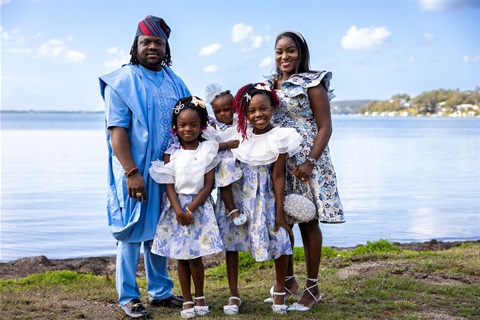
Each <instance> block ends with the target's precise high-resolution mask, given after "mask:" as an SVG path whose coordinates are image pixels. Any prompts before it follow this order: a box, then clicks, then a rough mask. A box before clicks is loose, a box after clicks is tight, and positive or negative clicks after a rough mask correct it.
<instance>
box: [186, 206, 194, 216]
mask: <svg viewBox="0 0 480 320" xmlns="http://www.w3.org/2000/svg"><path fill="white" fill-rule="evenodd" d="M184 211H185V212H186V213H188V214H189V215H192V214H193V212H192V211H190V209H188V206H186V207H185V210H184Z"/></svg>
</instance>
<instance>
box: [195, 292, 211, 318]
mask: <svg viewBox="0 0 480 320" xmlns="http://www.w3.org/2000/svg"><path fill="white" fill-rule="evenodd" d="M194 299H195V300H202V299H203V300H205V297H204V296H202V297H195V298H194ZM205 302H206V300H205ZM193 308H194V310H195V313H196V314H197V316H199V317H201V316H206V315H207V314H209V313H210V308H209V307H208V306H195V307H193Z"/></svg>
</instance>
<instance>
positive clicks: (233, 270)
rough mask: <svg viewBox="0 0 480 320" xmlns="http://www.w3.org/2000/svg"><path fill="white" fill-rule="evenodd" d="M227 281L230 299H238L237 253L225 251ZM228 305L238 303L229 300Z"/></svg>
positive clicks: (238, 302)
mask: <svg viewBox="0 0 480 320" xmlns="http://www.w3.org/2000/svg"><path fill="white" fill-rule="evenodd" d="M226 261H227V279H228V286H229V288H230V297H239V298H240V295H239V293H238V251H227V252H226ZM228 304H235V305H237V306H238V305H240V301H238V300H235V299H230V300H229V301H228Z"/></svg>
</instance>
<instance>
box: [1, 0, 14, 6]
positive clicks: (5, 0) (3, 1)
mask: <svg viewBox="0 0 480 320" xmlns="http://www.w3.org/2000/svg"><path fill="white" fill-rule="evenodd" d="M10 2H12V1H10V0H0V5H4V4H7V3H10Z"/></svg>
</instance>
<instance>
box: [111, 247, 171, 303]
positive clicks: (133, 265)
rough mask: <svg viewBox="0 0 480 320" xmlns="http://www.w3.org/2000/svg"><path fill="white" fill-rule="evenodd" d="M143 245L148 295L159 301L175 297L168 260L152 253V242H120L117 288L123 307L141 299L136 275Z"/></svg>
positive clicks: (118, 248) (119, 300)
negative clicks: (168, 271) (169, 274)
mask: <svg viewBox="0 0 480 320" xmlns="http://www.w3.org/2000/svg"><path fill="white" fill-rule="evenodd" d="M142 244H143V257H144V260H145V272H146V278H147V291H148V293H149V294H150V296H152V297H154V298H156V299H159V300H163V299H166V298H169V297H171V296H172V295H173V293H172V288H173V281H172V280H171V279H170V278H169V277H168V273H167V258H165V257H162V256H159V255H156V254H153V253H151V251H150V249H151V246H150V241H145V242H122V241H118V243H117V264H116V287H117V293H118V302H119V303H120V305H122V306H124V305H125V304H127V303H128V302H130V300H132V299H135V298H137V299H140V291H139V290H138V284H137V280H136V275H137V266H138V259H139V258H140V246H141V245H142Z"/></svg>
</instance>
